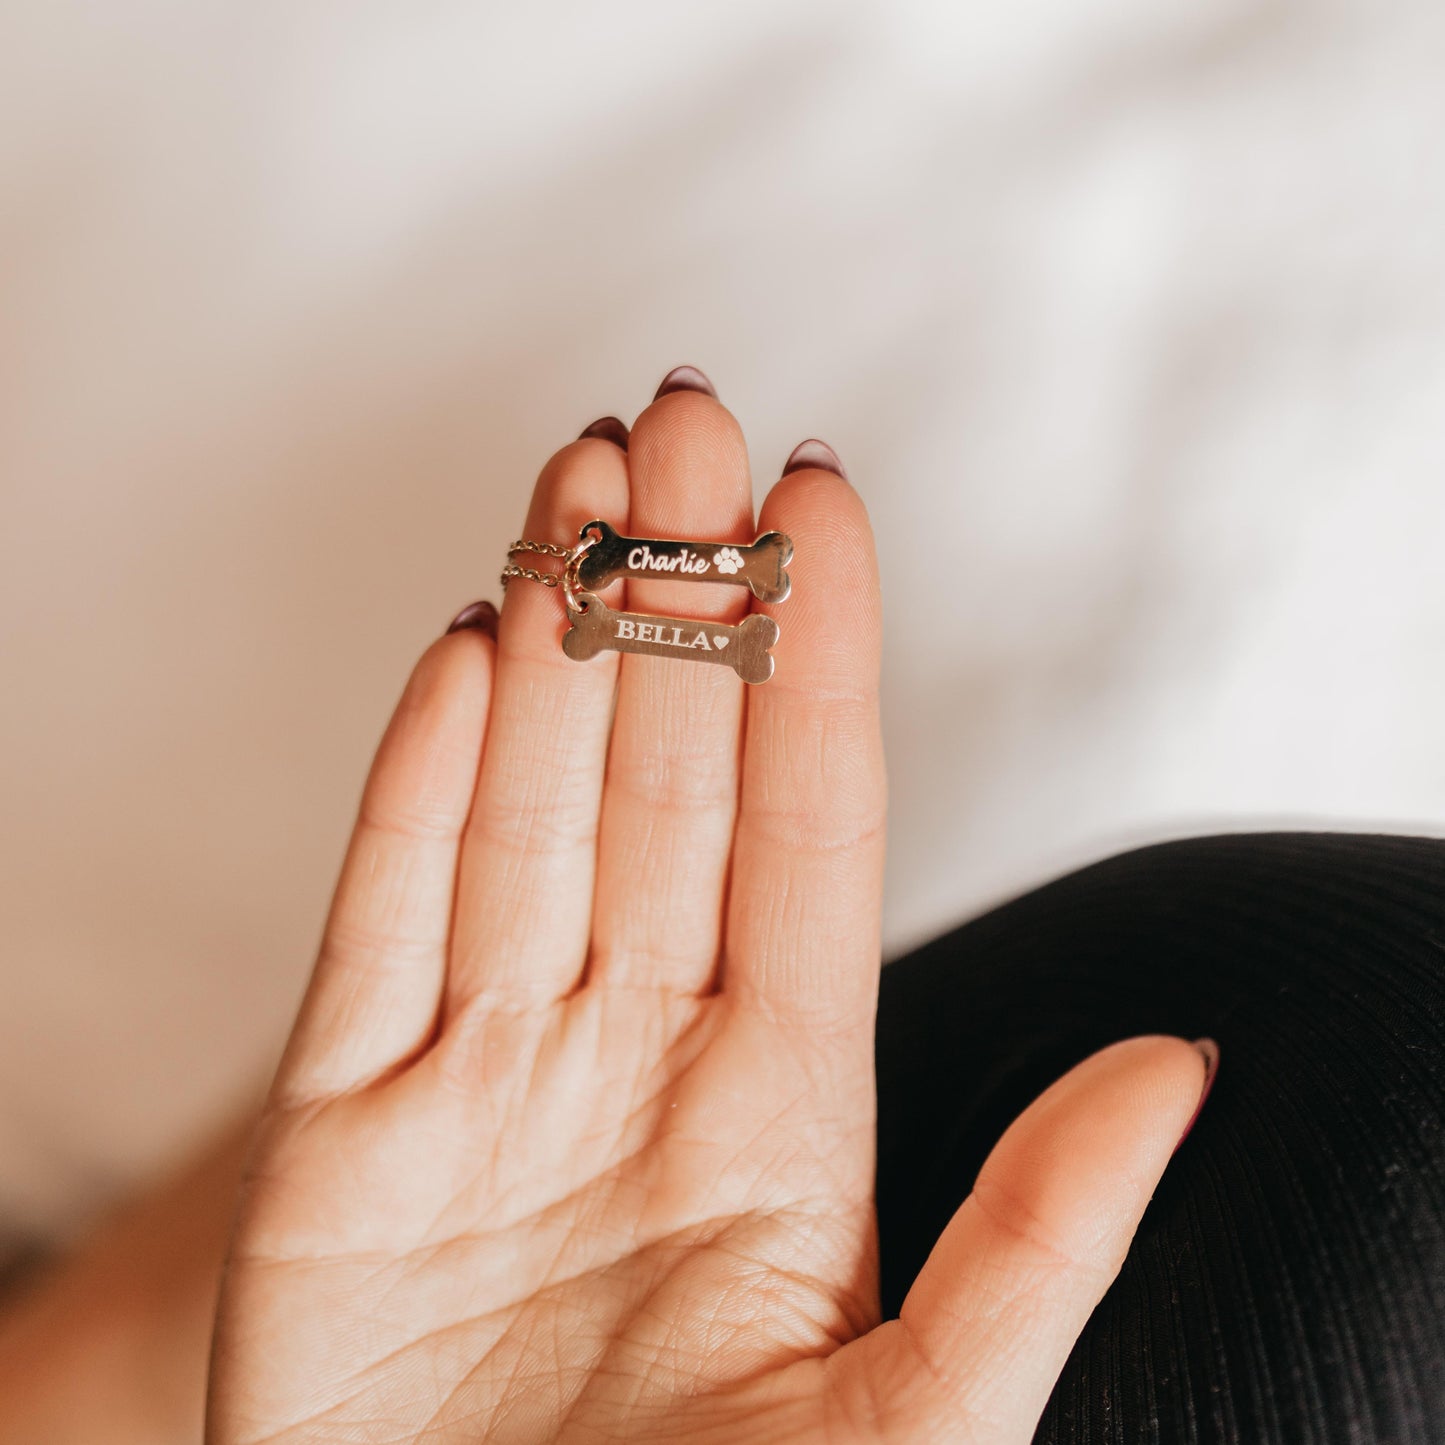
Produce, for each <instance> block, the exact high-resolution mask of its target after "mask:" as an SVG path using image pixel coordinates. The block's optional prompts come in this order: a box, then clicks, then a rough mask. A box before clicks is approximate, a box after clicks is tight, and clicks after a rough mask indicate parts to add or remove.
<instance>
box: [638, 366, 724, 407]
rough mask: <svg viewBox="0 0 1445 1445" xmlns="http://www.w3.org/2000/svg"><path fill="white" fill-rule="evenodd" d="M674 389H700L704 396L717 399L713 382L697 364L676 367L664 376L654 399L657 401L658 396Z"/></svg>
mask: <svg viewBox="0 0 1445 1445" xmlns="http://www.w3.org/2000/svg"><path fill="white" fill-rule="evenodd" d="M674 391H700V392H702V394H703V395H704V396H710V397H712V398H713V400H714V401H716V400H717V392H716V390H715V389H714V388H713V384H712V382H710V381H709V380H708V379H707V377H705V376H704V375H703V374H702V372H700V371H699V370H698V369H697V367H695V366H677V367H674V368H673V369H672V370H671V371H669V372H668V373H667V375H666V376H664V377H663V378H662V385H661V386H659V387H658V388H657V391H656V392H655V393H654V395H653V398H652V399H653V401H656V400H657V398H658V397H660V396H666V395H668V393H669V392H674Z"/></svg>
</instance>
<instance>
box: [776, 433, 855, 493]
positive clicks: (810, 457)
mask: <svg viewBox="0 0 1445 1445" xmlns="http://www.w3.org/2000/svg"><path fill="white" fill-rule="evenodd" d="M805 467H816V468H817V469H818V470H819V471H821V472H833V473H835V474H836V475H838V476H840V477H842V478H843V480H844V481H845V482H846V481H847V480H848V473H847V472H846V471H844V469H843V463H842V462H841V461H840V460H839V459H838V453H837V452H835V451H834V450H833V448H832V447H830V446H829V445H828V443H827V442H820V441H819V440H818V438H817V437H809V438H808V440H807V441H805V442H799V443H798V445H797V446H795V447H794V448H793V450H792V454H791V455H790V456H789V457H788V460H787V461H785V462H784V463H783V470H782V475H783V476H787V475H788V473H789V472H801V471H802V470H803V469H804V468H805Z"/></svg>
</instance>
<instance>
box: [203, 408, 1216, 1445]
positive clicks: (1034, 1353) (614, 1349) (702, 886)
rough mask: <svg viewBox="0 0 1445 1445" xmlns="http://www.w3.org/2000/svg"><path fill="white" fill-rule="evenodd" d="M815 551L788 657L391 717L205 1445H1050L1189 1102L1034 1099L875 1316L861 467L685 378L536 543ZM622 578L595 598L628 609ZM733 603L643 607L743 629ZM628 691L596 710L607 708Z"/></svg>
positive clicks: (869, 613) (447, 646) (489, 676)
mask: <svg viewBox="0 0 1445 1445" xmlns="http://www.w3.org/2000/svg"><path fill="white" fill-rule="evenodd" d="M594 516H603V517H606V518H608V519H609V520H610V521H612V523H613V525H614V526H616V527H617V528H618V529H619V530H626V531H628V532H629V534H630V535H634V536H644V537H645V536H663V537H667V536H679V537H680V536H690V537H698V538H708V539H717V540H723V541H735V542H746V541H750V540H751V539H752V537H753V536H754V535H755V534H756V532H757V531H760V530H770V529H776V530H778V531H782V532H786V533H787V534H788V535H790V536H791V537H792V538H793V539H794V542H795V544H796V548H797V552H796V558H795V561H794V563H793V566H792V574H793V592H792V597H791V598H790V600H789V601H788V602H786V603H784V604H781V605H780V606H778V607H775V608H768V609H761V610H769V611H772V612H773V614H774V615H775V616H776V617H777V619H778V621H779V623H780V625H781V629H782V637H781V640H780V642H779V643H778V645H777V648H776V649H775V656H776V659H777V671H776V675H775V677H774V678H773V680H772V681H771V682H769V683H767V684H766V685H764V686H761V687H758V688H755V689H745V687H744V685H743V684H742V683H740V682H739V681H738V679H737V678H736V677H734V676H733V675H732V674H731V673H730V672H729V671H728V670H726V669H724V668H716V667H688V666H687V665H686V664H685V663H681V662H677V661H673V660H670V659H659V658H652V657H636V656H630V657H626V658H619V657H618V656H617V655H615V654H610V653H609V654H603V655H602V656H600V657H598V658H596V659H594V660H593V661H590V662H587V663H574V662H572V661H569V660H568V659H566V658H565V657H564V656H563V654H562V652H561V649H560V647H559V637H560V634H561V631H562V629H563V627H564V625H565V618H564V613H563V607H562V601H561V598H560V596H559V595H558V593H557V592H556V591H555V590H552V589H545V588H542V587H538V586H535V585H530V584H527V583H515V584H513V586H512V587H511V588H510V589H509V590H508V592H507V595H506V601H505V605H504V607H503V609H502V616H501V623H500V630H499V635H498V639H497V640H496V641H495V642H494V641H493V640H492V638H491V637H490V636H488V635H487V634H486V633H485V632H483V631H480V630H465V631H461V632H457V633H455V634H452V635H449V636H447V637H445V638H443V639H441V640H440V641H438V642H437V643H435V644H434V645H433V646H432V647H431V648H430V649H429V650H428V651H427V653H426V654H425V656H424V657H423V658H422V659H421V661H420V663H419V664H418V666H417V669H416V671H415V673H414V675H413V676H412V678H411V681H410V683H409V684H408V686H407V688H406V691H405V693H404V695H403V697H402V699H401V702H400V704H399V706H398V708H397V712H396V715H395V717H394V718H393V720H392V722H391V725H390V727H389V729H388V731H387V733H386V736H385V738H384V740H383V741H382V744H381V747H380V750H379V752H378V754H377V758H376V762H375V764H374V766H373V769H372V772H371V775H370V778H369V780H368V782H367V785H366V789H365V794H364V799H363V802H362V805H361V809H360V814H359V818H358V821H357V825H356V831H355V834H354V836H353V839H352V842H351V845H350V849H349V851H348V853H347V857H346V861H345V864H344V866H343V870H342V874H341V878H340V882H339V884H338V887H337V891H336V896H335V900H334V903H333V907H332V910H331V914H330V918H329V921H328V925H327V930H326V935H325V941H324V943H323V945H322V948H321V950H320V956H319V958H318V961H317V964H316V969H315V973H314V976H313V978H312V982H311V985H310V989H309V991H308V993H307V996H306V999H305V1002H304V1004H303V1006H302V1010H301V1014H300V1017H299V1019H298V1021H297V1024H296V1028H295V1032H294V1034H293V1036H292V1038H291V1041H290V1044H289V1047H288V1049H287V1052H286V1055H285V1058H284V1060H283V1063H282V1065H281V1068H280V1070H279V1073H278V1075H277V1078H276V1080H275V1083H274V1086H273V1088H272V1091H271V1094H270V1097H269V1099H268V1101H267V1103H266V1105H265V1108H264V1110H263V1112H262V1116H261V1122H260V1126H259V1128H258V1130H257V1132H256V1135H255V1139H254V1143H253V1146H252V1150H251V1156H250V1162H249V1166H248V1169H247V1172H246V1180H245V1184H244V1186H243V1189H242V1194H241V1203H240V1210H239V1220H238V1224H237V1226H236V1230H235V1234H234V1238H233V1241H232V1245H231V1250H230V1255H229V1259H228V1261H227V1264H226V1268H225V1271H224V1275H223V1279H222V1286H221V1294H220V1303H219V1308H218V1312H217V1321H216V1330H215V1337H214V1346H213V1352H212V1362H211V1376H210V1392H209V1400H208V1408H207V1423H206V1439H207V1441H208V1442H209V1445H260V1442H277V1445H279V1442H302V1441H304V1442H308V1445H321V1442H328V1445H329V1442H338V1445H339V1442H363V1441H364V1442H383V1441H385V1442H398V1441H427V1442H435V1445H451V1442H456V1445H461V1442H468V1445H471V1442H475V1441H478V1440H483V1439H485V1440H488V1441H493V1442H513V1441H518V1442H520V1441H543V1440H557V1439H560V1440H568V1441H585V1442H601V1441H614V1440H616V1441H621V1440H627V1441H633V1442H639V1441H643V1442H645V1441H653V1440H657V1441H662V1440H668V1441H675V1440H681V1439H686V1440H689V1441H700V1442H708V1441H718V1442H723V1441H726V1442H730V1445H736V1442H747V1441H755V1440H756V1441H763V1440H790V1441H796V1440H803V1441H810V1440H818V1441H829V1442H852V1441H860V1442H861V1441H894V1440H896V1441H919V1440H929V1441H954V1440H957V1441H969V1442H1020V1445H1023V1442H1027V1441H1028V1440H1029V1439H1030V1438H1031V1435H1032V1431H1033V1427H1034V1424H1035V1422H1036V1421H1037V1419H1038V1416H1039V1414H1040V1413H1041V1411H1042V1409H1043V1406H1044V1404H1045V1402H1046V1400H1047V1398H1048V1394H1049V1391H1050V1389H1051V1387H1052V1385H1053V1383H1054V1381H1055V1379H1056V1378H1057V1376H1058V1373H1059V1371H1060V1369H1061V1368H1062V1366H1063V1364H1064V1361H1065V1359H1066V1358H1067V1356H1068V1353H1069V1350H1070V1348H1071V1346H1072V1344H1073V1342H1074V1340H1075V1339H1076V1338H1077V1336H1078V1333H1079V1331H1080V1329H1081V1328H1082V1327H1083V1325H1084V1323H1085V1321H1086V1320H1087V1319H1088V1316H1089V1314H1090V1312H1091V1311H1092V1310H1093V1308H1094V1306H1095V1304H1096V1303H1097V1301H1098V1300H1099V1298H1100V1297H1101V1295H1102V1294H1103V1292H1104V1291H1105V1289H1106V1288H1107V1287H1108V1285H1109V1283H1110V1282H1111V1280H1112V1279H1113V1278H1114V1276H1115V1274H1116V1273H1117V1270H1118V1268H1119V1265H1120V1264H1121V1262H1122V1260H1123V1257H1124V1254H1125V1252H1126V1250H1127V1248H1128V1244H1129V1241H1130V1239H1131V1237H1132V1235H1133V1233H1134V1230H1135V1228H1136V1226H1137V1224H1138V1221H1139V1218H1140V1216H1141V1214H1142V1212H1143V1210H1144V1207H1145V1205H1146V1204H1147V1202H1148V1199H1149V1197H1150V1194H1151V1193H1152V1191H1153V1189H1154V1186H1155V1184H1156V1183H1157V1181H1158V1179H1159V1176H1160V1174H1161V1173H1162V1171H1163V1169H1164V1168H1165V1166H1166V1164H1167V1163H1168V1160H1169V1157H1170V1154H1171V1152H1172V1151H1173V1149H1174V1148H1175V1146H1176V1143H1177V1141H1178V1140H1179V1138H1180V1135H1181V1133H1182V1131H1183V1130H1184V1129H1185V1127H1186V1125H1187V1123H1188V1122H1189V1120H1190V1118H1191V1115H1192V1114H1193V1112H1194V1109H1195V1105H1196V1103H1197V1101H1198V1099H1199V1096H1200V1089H1201V1084H1202V1082H1203V1079H1204V1064H1203V1060H1202V1058H1201V1056H1200V1054H1199V1052H1198V1051H1196V1050H1195V1049H1194V1048H1193V1047H1191V1045H1190V1044H1188V1043H1187V1042H1185V1041H1183V1040H1180V1039H1174V1038H1169V1037H1163V1036H1149V1037H1143V1038H1135V1039H1129V1040H1125V1041H1123V1042H1121V1043H1118V1044H1115V1045H1113V1046H1111V1047H1110V1048H1107V1049H1105V1050H1103V1051H1102V1052H1101V1053H1099V1054H1096V1055H1094V1056H1093V1057H1091V1058H1090V1059H1087V1060H1085V1061H1084V1062H1083V1063H1082V1064H1080V1065H1079V1066H1078V1067H1077V1068H1075V1069H1074V1070H1072V1071H1071V1072H1070V1073H1069V1074H1068V1075H1066V1076H1065V1077H1064V1078H1063V1079H1062V1080H1060V1081H1059V1082H1058V1083H1056V1084H1055V1085H1054V1086H1053V1087H1051V1088H1050V1089H1049V1090H1048V1091H1047V1092H1046V1093H1045V1094H1043V1095H1042V1096H1041V1097H1040V1098H1039V1099H1038V1100H1037V1101H1036V1102H1035V1103H1034V1104H1033V1105H1032V1106H1031V1107H1030V1108H1029V1109H1028V1110H1027V1111H1026V1112H1025V1113H1024V1114H1023V1115H1022V1116H1021V1117H1020V1118H1019V1119H1018V1120H1017V1121H1016V1122H1015V1123H1014V1125H1013V1126H1012V1127H1011V1128H1010V1129H1009V1131H1008V1132H1007V1133H1006V1134H1005V1136H1004V1137H1003V1139H1002V1140H1001V1141H1000V1142H999V1144H998V1145H997V1147H996V1148H995V1150H994V1152H993V1154H992V1156H991V1157H990V1159H989V1161H988V1163H987V1165H986V1166H985V1168H984V1169H983V1171H982V1173H981V1174H980V1176H979V1179H978V1181H977V1184H976V1187H975V1189H974V1191H973V1193H972V1194H971V1195H970V1197H969V1198H968V1199H967V1200H966V1201H965V1202H964V1203H963V1205H962V1206H961V1208H960V1209H959V1211H958V1213H957V1215H956V1216H955V1218H954V1220H953V1222H952V1223H951V1225H950V1226H949V1228H948V1230H947V1231H946V1232H945V1234H944V1235H943V1237H942V1239H941V1240H940V1241H939V1242H938V1244H937V1246H936V1248H935V1249H934V1252H933V1255H932V1257H931V1258H930V1259H929V1261H928V1264H927V1267H926V1268H925V1270H924V1272H923V1274H922V1275H921V1277H920V1278H919V1280H918V1281H917V1283H916V1284H915V1286H914V1288H913V1290H912V1293H911V1294H910V1295H909V1297H908V1300H907V1303H906V1305H905V1307H904V1310H903V1314H902V1318H901V1319H898V1320H893V1321H888V1322H880V1317H879V1304H878V1286H877V1248H876V1229H875V1222H874V1212H873V1202H872V1192H873V1169H874V1080H873V1016H874V1008H875V1004H876V998H877V977H878V967H879V912H880V898H881V888H882V870H883V855H884V823H885V800H886V799H885V782H884V765H883V752H882V744H881V738H880V731H879V721H878V672H879V647H880V643H879V618H880V604H879V589H878V578H877V567H876V562H875V558H874V551H873V542H872V536H871V532H870V529H869V524H868V519H867V515H866V512H865V509H864V507H863V504H862V502H861V501H860V499H859V497H858V495H857V493H856V492H855V491H854V490H853V488H852V487H851V486H850V485H849V484H848V483H847V482H845V481H844V480H842V479H841V478H840V477H838V476H837V475H835V474H833V473H832V472H829V471H824V470H818V469H812V468H806V467H805V468H803V469H801V470H797V471H794V472H792V473H791V474H789V475H787V476H785V477H784V478H783V479H782V480H780V481H779V482H778V483H777V484H776V485H775V486H774V487H773V488H772V491H771V492H770V493H769V495H768V497H767V500H766V501H765V503H764V505H763V508H762V511H761V514H760V515H759V516H758V517H757V518H756V519H755V518H754V516H753V511H752V505H751V484H750V480H749V475H748V467H747V460H746V451H745V447H744V443H743V438H742V434H741V432H740V431H739V429H738V426H737V423H736V422H735V421H734V419H733V417H732V416H731V415H730V414H729V413H728V412H727V411H726V409H725V408H724V407H723V406H722V405H721V404H720V403H719V402H718V401H717V400H716V399H715V398H713V397H711V396H709V395H706V394H704V393H701V392H696V391H682V392H675V393H673V394H669V395H665V396H662V397H661V398H660V399H658V400H657V401H655V402H654V403H653V404H652V405H651V406H649V407H648V408H647V409H646V410H645V411H644V412H643V413H642V415H641V416H640V418H639V419H638V421H637V423H636V425H635V427H634V428H633V430H632V435H631V440H630V447H629V450H628V451H626V452H624V451H623V450H622V449H621V448H620V447H619V446H618V445H617V444H616V443H615V441H613V440H609V439H606V438H604V437H600V436H593V437H586V438H584V439H582V440H579V441H577V442H574V443H572V444H571V445H569V446H567V447H565V448H563V449H562V450H561V451H560V452H558V453H557V454H556V455H555V456H554V457H553V458H552V459H551V460H550V461H549V462H548V463H547V465H546V467H545V468H544V469H543V471H542V474H541V476H540V478H539V480H538V483H537V487H536V491H535V494H534V496H533V499H532V504H531V510H530V512H529V514H528V517H527V521H526V526H525V533H524V535H526V536H529V537H539V538H565V537H569V536H575V535H576V531H577V528H578V527H579V526H580V525H581V523H582V522H584V521H586V520H588V519H589V518H591V517H594ZM622 592H623V589H622V587H621V585H620V584H619V585H616V586H614V587H613V588H611V589H609V591H608V593H607V594H606V596H607V600H608V601H609V603H610V604H611V605H613V606H621V605H623V603H622ZM740 592H742V589H734V588H729V587H700V586H696V585H692V586H689V585H688V584H687V583H682V582H678V581H676V580H673V581H662V580H648V581H645V582H635V583H632V584H630V586H629V589H628V591H627V596H626V605H627V606H628V607H630V608H633V609H636V610H641V611H645V612H658V613H665V614H676V615H681V616H692V617H699V618H709V619H713V618H716V619H719V620H726V621H736V620H737V619H738V618H739V617H740V616H742V615H743V614H744V613H745V612H746V611H747V606H748V599H747V596H746V593H745V592H742V595H739V593H740ZM614 708H615V713H614Z"/></svg>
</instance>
